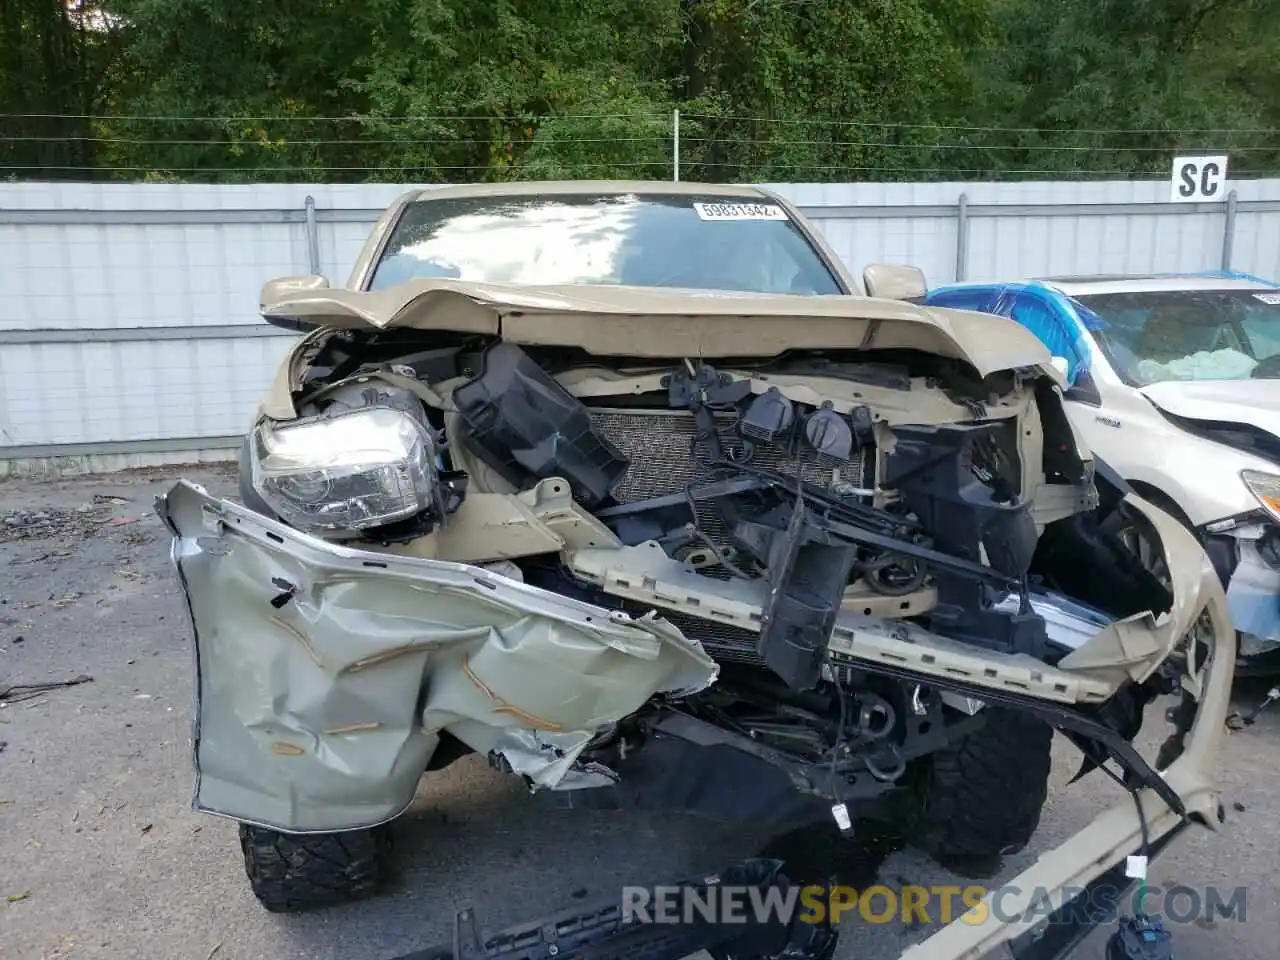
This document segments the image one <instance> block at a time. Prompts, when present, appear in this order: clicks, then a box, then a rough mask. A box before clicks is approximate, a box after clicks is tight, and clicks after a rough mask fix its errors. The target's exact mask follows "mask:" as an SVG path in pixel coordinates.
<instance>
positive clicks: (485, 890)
mask: <svg viewBox="0 0 1280 960" xmlns="http://www.w3.org/2000/svg"><path fill="white" fill-rule="evenodd" d="M179 472H181V471H169V472H139V473H130V474H121V475H113V476H110V477H102V478H86V479H78V480H69V481H59V482H52V483H50V482H45V483H36V482H23V481H8V482H3V483H0V688H2V687H5V686H9V685H12V684H36V683H44V682H48V681H70V680H74V679H76V678H79V677H84V676H87V677H91V678H92V680H91V681H88V682H82V683H80V684H78V685H75V686H68V687H65V688H57V689H53V690H50V691H48V692H47V693H44V694H42V695H40V696H38V697H35V698H33V699H26V700H21V701H17V702H9V703H7V705H5V706H3V708H0V898H4V899H2V900H0V956H3V957H13V958H44V957H137V956H146V957H155V958H191V960H209V958H211V957H217V958H219V960H258V958H261V960H293V958H335V960H337V958H342V960H389V958H392V957H395V956H397V955H399V954H401V953H403V952H405V951H408V950H412V949H415V948H421V947H425V946H428V945H431V944H434V943H438V942H441V941H443V940H446V939H447V937H448V934H449V931H450V928H451V923H452V917H453V913H454V911H455V910H457V909H459V908H460V907H461V906H463V905H465V904H467V903H470V904H473V905H474V906H475V907H476V908H477V911H478V914H479V917H480V921H481V924H482V925H483V927H484V928H485V929H489V930H492V929H496V928H497V927H498V926H504V925H507V924H511V923H515V922H519V921H523V920H529V919H534V918H536V917H537V916H538V915H541V914H543V913H546V912H549V911H551V910H555V909H559V908H561V907H564V906H568V905H571V904H573V903H574V902H575V900H576V899H580V898H591V899H595V898H607V897H614V896H617V891H618V888H619V887H621V886H622V885H623V884H627V883H660V882H663V881H664V880H669V879H671V878H674V877H679V876H684V875H689V874H690V873H700V872H703V871H710V870H713V869H715V868H717V867H720V866H723V865H724V864H726V863H728V862H731V861H733V860H735V859H740V858H742V857H746V856H751V855H754V854H756V853H758V852H760V851H761V850H762V849H764V848H765V847H766V846H767V845H769V844H770V842H771V841H773V847H772V849H774V850H781V851H782V852H783V853H784V854H788V853H789V854H790V855H791V856H792V857H793V858H796V859H798V860H801V861H803V860H804V859H805V858H806V857H811V856H812V850H803V849H800V848H798V847H797V846H796V845H795V844H794V843H793V842H792V841H791V840H790V839H788V838H782V839H777V838H771V837H770V836H769V835H768V832H767V831H762V830H759V829H750V828H744V827H742V826H741V825H738V826H727V825H719V824H708V823H707V822H705V821H697V820H693V819H690V818H684V817H674V816H661V815H645V814H638V813H606V812H587V811H559V810H547V809H545V808H544V807H542V806H540V805H538V804H536V803H533V802H531V801H530V800H529V799H528V798H527V797H526V796H525V795H524V794H523V792H522V790H521V789H520V787H519V785H518V784H517V783H516V782H515V781H514V779H512V778H506V777H502V776H500V775H498V774H496V773H494V772H492V771H490V770H489V769H488V768H487V767H486V766H485V765H484V764H483V763H482V762H479V761H478V760H477V758H474V757H471V758H467V759H466V760H463V761H460V762H459V763H457V764H455V765H454V766H452V767H450V768H449V769H448V770H446V771H443V772H441V773H439V774H434V775H432V776H431V777H430V778H427V779H425V780H424V782H423V785H422V788H421V790H420V792H419V795H418V798H417V800H416V802H415V804H414V806H413V808H412V809H411V811H410V812H409V813H408V814H407V815H406V816H405V817H403V818H401V820H399V821H397V833H398V837H397V839H398V849H399V854H398V857H399V868H400V873H401V876H400V879H399V882H398V883H397V885H396V886H395V888H394V889H393V890H392V891H391V892H390V893H388V894H387V895H385V896H383V897H380V898H379V899H377V900H374V901H371V902H368V903H365V904H362V905H359V906H352V907H344V908H339V909H333V910H328V911H323V912H320V913H316V914H312V915H309V916H303V917H281V916H275V915H271V914H267V913H266V912H264V911H263V910H261V909H260V908H259V907H258V905H257V903H256V901H254V900H253V898H252V897H251V895H250V893H249V890H248V887H247V884H246V882H245V880H244V876H243V873H242V869H241V864H240V860H239V853H238V850H237V847H236V838H235V827H234V825H233V824H231V823H228V822H224V821H221V820H218V819H214V818H211V817H205V816H201V815H197V814H195V813H192V812H191V811H190V809H189V800H190V795H191V789H192V774H191V766H190V759H189V752H188V751H189V747H188V742H189V741H188V738H189V732H190V722H191V715H190V714H191V702H192V698H191V692H192V670H191V662H192V661H191V650H190V640H189V636H188V631H187V624H186V620H185V614H184V611H183V608H182V605H181V599H180V594H179V591H178V587H177V584H176V580H175V577H174V576H173V574H172V572H171V569H170V567H169V562H168V543H167V536H166V533H165V531H164V530H163V529H162V528H161V526H160V524H159V522H158V521H157V520H156V518H155V517H154V515H152V514H151V509H150V508H151V502H152V499H153V498H154V496H155V495H156V494H157V493H158V492H160V491H162V490H164V489H165V488H166V485H167V484H168V483H169V482H170V481H171V480H172V478H173V477H174V476H176V475H177V474H178V473H179ZM187 475H188V476H190V477H191V478H192V479H195V480H196V481H197V482H200V483H202V484H204V485H205V486H206V487H208V488H209V489H211V490H212V491H214V492H216V493H222V494H227V493H230V492H231V491H232V490H233V489H234V482H233V479H232V477H231V475H230V474H229V473H227V472H219V471H217V470H214V469H210V468H209V467H202V468H199V469H194V470H192V471H190V472H188V473H187ZM1264 691H1265V688H1264V687H1259V686H1258V685H1256V684H1247V685H1245V684H1242V685H1240V687H1239V688H1238V690H1237V697H1238V700H1239V701H1240V705H1241V707H1242V708H1245V709H1247V708H1248V707H1249V706H1251V705H1252V704H1255V703H1256V702H1257V701H1258V700H1259V699H1260V697H1261V696H1262V693H1263V692H1264ZM1277 745H1280V707H1277V708H1276V709H1275V711H1274V712H1273V713H1264V714H1263V715H1262V717H1261V718H1260V719H1259V721H1258V723H1257V724H1256V725H1254V726H1252V727H1249V728H1247V729H1246V730H1244V731H1242V732H1240V733H1235V734H1232V735H1231V736H1230V738H1229V739H1228V741H1227V746H1226V752H1225V755H1224V757H1223V762H1224V770H1223V773H1222V782H1223V785H1224V789H1225V801H1226V805H1227V815H1228V821H1227V824H1226V826H1225V827H1224V828H1223V830H1222V831H1221V832H1220V833H1219V834H1218V835H1212V834H1209V833H1208V832H1207V831H1196V832H1195V833H1193V834H1190V835H1189V836H1188V837H1187V838H1186V839H1184V840H1182V841H1181V842H1180V843H1179V845H1178V846H1177V847H1176V848H1175V849H1174V850H1172V851H1171V852H1170V853H1168V854H1167V855H1166V856H1165V857H1164V858H1162V859H1161V860H1160V861H1158V862H1157V863H1156V865H1155V866H1154V867H1153V871H1152V877H1151V882H1152V883H1156V884H1164V885H1172V884H1177V883H1181V884H1187V885H1190V886H1193V887H1197V888H1203V887H1204V886H1207V885H1211V884H1216V885H1219V886H1223V887H1227V888H1235V887H1237V886H1241V885H1243V886H1246V887H1247V888H1248V903H1247V915H1246V918H1245V920H1244V921H1243V922H1239V921H1233V920H1218V921H1217V922H1208V921H1197V922H1195V923H1190V924H1186V925H1182V926H1179V927H1178V928H1177V946H1178V956H1179V960H1210V958H1216V957H1219V956H1230V957H1231V958H1232V960H1273V958H1274V957H1275V955H1276V953H1275V951H1276V946H1275V943H1276V933H1277V930H1278V929H1280V881H1278V880H1277V879H1276V871H1275V869H1274V867H1275V862H1276V852H1275V851H1276V845H1277V840H1276V836H1277V829H1276V828H1277V825H1280V800H1277V787H1278V786H1280V763H1277V762H1276V759H1275V757H1276V755H1275V752H1274V751H1275V749H1276V746H1277ZM1055 750H1056V761H1055V770H1054V781H1053V790H1052V793H1051V798H1050V804H1049V807H1048V809H1047V810H1046V812H1045V816H1044V821H1043V826H1042V829H1041V832H1040V834H1039V835H1038V837H1037V842H1036V846H1037V848H1038V849H1043V848H1044V847H1045V846H1048V845H1050V844H1054V843H1058V842H1060V841H1062V840H1063V839H1065V838H1066V837H1068V836H1069V835H1070V834H1071V832H1073V831H1074V830H1076V829H1078V828H1079V827H1080V826H1082V825H1083V824H1084V823H1085V822H1087V821H1088V819H1089V818H1090V816H1091V815H1092V814H1093V813H1094V812H1095V811H1097V810H1098V809H1100V808H1101V807H1102V806H1104V805H1107V804H1109V803H1111V802H1113V801H1114V800H1115V799H1116V798H1117V797H1118V796H1120V794H1119V792H1118V789H1117V788H1116V787H1114V786H1113V785H1111V784H1110V783H1109V782H1108V781H1106V780H1104V779H1102V778H1095V777H1090V778H1088V779H1087V780H1085V781H1084V782H1082V783H1078V784H1075V785H1073V786H1072V787H1071V788H1070V789H1069V790H1068V789H1066V782H1067V780H1069V779H1070V776H1071V774H1072V773H1073V772H1074V766H1075V763H1076V756H1075V755H1074V754H1073V752H1072V751H1071V749H1070V748H1069V747H1068V746H1067V745H1065V744H1062V743H1059V744H1058V745H1057V747H1056V748H1055ZM808 846H809V847H811V848H812V847H813V846H815V845H814V844H809V845H808ZM816 846H818V847H820V848H825V849H827V850H828V851H829V850H830V849H831V848H830V846H829V845H827V844H825V843H822V844H817V845H816ZM837 849H838V850H839V851H840V852H839V854H838V856H839V857H840V858H841V863H842V865H841V867H840V869H841V871H842V875H843V876H848V877H851V878H854V879H855V880H856V881H858V882H861V883H866V882H868V881H869V880H870V878H871V877H872V876H878V879H879V880H880V881H881V882H883V883H886V884H888V885H890V886H897V885H901V884H905V883H912V882H914V883H939V882H963V881H957V879H956V878H954V877H952V876H950V875H948V874H947V873H945V872H944V871H942V870H940V869H939V868H937V867H936V866H933V865H932V864H930V863H929V862H928V861H926V860H924V859H923V858H921V857H919V856H918V855H916V854H914V853H912V852H910V851H897V852H893V853H891V854H889V855H888V858H887V859H883V858H884V852H883V851H880V852H877V851H876V850H875V849H874V848H873V845H871V846H868V845H863V846H859V845H858V844H845V845H843V846H841V847H839V848H837ZM1033 856H1034V852H1027V853H1024V854H1022V855H1020V856H1019V857H1018V858H1016V859H1011V860H1010V862H1008V863H1006V864H1004V865H1003V869H1002V870H1001V871H1000V873H999V874H998V877H1007V876H1010V875H1012V874H1013V873H1014V872H1016V871H1017V870H1019V869H1021V868H1023V867H1025V866H1026V864H1027V863H1028V862H1029V860H1030V859H1031V858H1032V857H1033ZM882 859H883V862H881V860H882ZM986 882H988V883H990V882H993V881H991V880H988V881H986ZM844 930H845V935H844V938H843V940H842V942H841V948H840V954H839V955H840V957H841V958H852V957H854V956H858V957H874V958H885V960H892V958H893V957H896V955H897V953H898V951H899V950H901V949H902V948H903V947H904V946H905V945H906V944H907V943H908V942H909V941H910V940H914V939H917V938H918V937H919V936H920V935H921V933H922V932H923V931H921V930H920V929H915V930H909V929H906V928H904V927H902V926H901V925H876V926H872V925H865V924H863V925H858V926H854V925H852V924H845V925H844ZM1101 947H1102V936H1101V934H1099V935H1096V936H1094V937H1093V938H1091V940H1090V941H1089V942H1088V943H1087V944H1086V945H1085V946H1084V947H1082V948H1081V949H1080V951H1079V952H1078V954H1077V955H1078V956H1080V957H1081V958H1082V960H1083V958H1085V957H1089V958H1092V957H1100V956H1101Z"/></svg>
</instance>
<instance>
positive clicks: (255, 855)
mask: <svg viewBox="0 0 1280 960" xmlns="http://www.w3.org/2000/svg"><path fill="white" fill-rule="evenodd" d="M240 849H241V850H242V851H243V852H244V870H245V873H246V874H248V876H249V884H250V886H252V887H253V893H254V896H256V897H257V898H258V900H259V902H260V903H261V904H262V905H263V906H264V907H266V909H268V910H270V911H271V912H272V913H299V912H301V911H304V910H314V909H317V908H319V907H329V906H334V905H336V904H340V903H349V902H351V901H353V900H363V899H364V898H366V897H369V896H371V895H372V894H374V893H375V892H376V891H377V890H378V888H379V887H381V886H382V884H383V883H384V882H385V881H386V879H387V875H388V862H389V855H390V851H391V839H390V834H389V833H388V832H387V830H386V828H385V827H383V828H375V829H373V830H352V831H348V832H344V833H321V834H308V835H302V834H287V833H280V832H279V831H278V830H271V829H268V828H266V827H253V826H248V825H246V824H241V825H240Z"/></svg>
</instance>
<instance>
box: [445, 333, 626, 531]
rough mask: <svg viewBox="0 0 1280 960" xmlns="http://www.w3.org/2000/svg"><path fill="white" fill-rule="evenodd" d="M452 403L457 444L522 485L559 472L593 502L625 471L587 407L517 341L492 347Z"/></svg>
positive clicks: (607, 492)
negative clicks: (459, 430) (459, 429)
mask: <svg viewBox="0 0 1280 960" xmlns="http://www.w3.org/2000/svg"><path fill="white" fill-rule="evenodd" d="M453 402H454V405H455V406H456V407H457V410H458V415H459V416H460V417H461V418H462V422H463V424H464V427H465V430H464V435H463V437H462V438H461V439H462V442H464V443H465V444H466V445H467V447H468V448H469V449H470V450H472V451H473V452H474V453H475V454H476V456H478V457H480V458H481V459H482V460H484V462H485V463H487V464H488V465H489V466H491V467H493V469H494V470H496V471H498V473H499V474H500V475H501V476H502V477H503V478H504V479H506V480H507V481H508V482H510V483H513V484H515V485H516V486H517V487H519V488H521V489H528V488H529V487H532V486H533V485H534V484H535V483H536V482H537V481H539V480H545V479H546V478H547V477H563V478H564V479H565V480H567V481H568V482H569V486H570V487H571V488H572V489H573V494H574V497H575V498H576V499H577V500H578V502H579V503H581V504H582V505H583V506H585V507H595V506H598V505H599V504H601V503H602V502H604V501H605V500H607V499H608V498H609V495H610V493H611V492H612V491H613V488H614V487H616V486H617V485H618V483H620V482H621V480H622V477H623V475H624V474H625V473H626V472H627V467H628V465H629V461H628V460H627V458H626V457H625V456H623V454H622V452H621V451H619V450H618V448H617V447H615V446H614V445H613V444H612V443H610V442H609V441H608V440H607V439H605V437H604V435H603V434H601V433H599V432H598V431H597V430H596V429H595V427H594V426H593V425H592V422H591V414H590V412H589V411H588V410H587V408H586V406H584V405H583V404H582V403H580V402H579V401H578V399H577V398H576V397H574V396H573V395H572V394H571V393H569V391H567V390H566V389H565V388H564V387H562V386H560V384H559V383H557V382H556V381H555V380H554V379H553V378H552V377H551V376H550V374H548V373H547V372H546V371H545V370H543V369H542V368H541V367H540V366H538V364H537V363H535V362H534V361H533V360H532V358H530V357H529V355H528V354H527V353H525V352H524V351H523V350H521V349H520V348H519V347H517V346H515V345H514V344H510V343H499V344H495V345H494V346H493V347H490V348H489V349H488V350H487V351H486V352H485V355H484V369H483V370H482V371H481V372H480V375H479V376H478V377H476V378H475V379H474V380H471V381H469V382H468V383H464V384H463V385H462V386H460V387H458V388H457V389H456V390H454V391H453Z"/></svg>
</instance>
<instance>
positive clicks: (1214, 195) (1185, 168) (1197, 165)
mask: <svg viewBox="0 0 1280 960" xmlns="http://www.w3.org/2000/svg"><path fill="white" fill-rule="evenodd" d="M1226 182H1227V158H1226V157H1174V158H1173V182H1172V184H1171V186H1170V191H1169V200H1170V201H1171V202H1173V203H1206V202H1211V201H1214V200H1225V199H1226V198H1227V190H1226Z"/></svg>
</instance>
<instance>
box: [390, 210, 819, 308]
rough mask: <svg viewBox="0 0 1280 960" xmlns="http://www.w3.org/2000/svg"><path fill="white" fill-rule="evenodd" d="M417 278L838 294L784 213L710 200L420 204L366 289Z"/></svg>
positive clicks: (403, 220) (404, 218)
mask: <svg viewBox="0 0 1280 960" xmlns="http://www.w3.org/2000/svg"><path fill="white" fill-rule="evenodd" d="M418 277H453V278H458V279H462V280H474V281H484V282H494V283H529V284H557V283H590V284H628V285H634V286H642V287H688V288H694V289H701V290H736V291H744V292H750V293H790V294H807V295H814V294H839V293H841V292H843V291H842V290H841V289H840V285H839V283H838V282H837V280H836V278H835V276H834V275H833V273H832V271H831V270H830V269H829V268H828V266H827V264H826V262H825V260H824V259H823V257H822V255H821V254H820V253H819V252H818V250H817V249H816V248H815V247H814V246H813V244H812V243H810V242H809V240H808V239H807V238H806V237H805V235H804V233H803V232H802V231H801V230H800V228H799V227H798V226H797V225H796V224H795V223H794V222H792V221H791V220H790V219H789V217H788V216H787V214H786V211H785V210H784V209H783V208H782V207H780V206H777V205H776V204H772V203H768V202H754V201H751V200H748V199H744V198H741V197H724V196H719V197H717V196H715V195H714V194H709V195H707V196H705V197H697V196H636V195H619V194H612V195H604V196H602V195H596V194H591V195H588V194H582V195H576V194H575V195H554V196H541V197H539V196H529V197H511V196H507V197H465V198H447V199H440V200H431V199H427V200H419V201H416V202H414V203H411V204H409V205H408V206H407V207H406V208H405V210H404V213H403V214H402V215H401V217H400V220H399V222H398V223H397V224H396V226H395V228H394V229H393V230H392V232H391V236H390V238H389V240H388V243H387V246H386V249H385V251H384V252H383V254H382V257H381V259H380V260H379V261H378V265H377V267H376V269H375V272H374V274H373V277H372V279H371V281H370V284H369V288H370V289H371V290H380V289H382V288H384V287H389V286H393V285H395V284H398V283H404V282H405V281H406V280H411V279H415V278H418Z"/></svg>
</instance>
